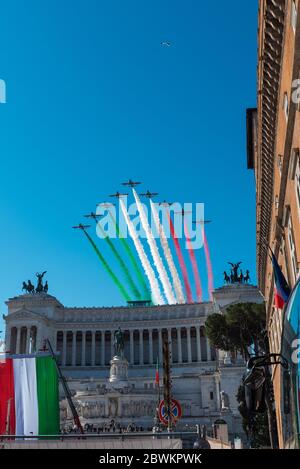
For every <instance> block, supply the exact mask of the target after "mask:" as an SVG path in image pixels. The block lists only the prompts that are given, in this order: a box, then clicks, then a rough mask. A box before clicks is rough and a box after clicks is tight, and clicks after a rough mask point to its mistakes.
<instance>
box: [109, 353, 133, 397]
mask: <svg viewBox="0 0 300 469" xmlns="http://www.w3.org/2000/svg"><path fill="white" fill-rule="evenodd" d="M108 383H109V384H108V387H109V388H110V389H116V390H117V389H125V388H128V387H129V382H128V361H127V360H126V358H122V357H118V356H115V357H113V359H112V360H111V361H110V376H109V380H108Z"/></svg>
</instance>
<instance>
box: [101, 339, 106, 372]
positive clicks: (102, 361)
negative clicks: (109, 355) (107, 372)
mask: <svg viewBox="0 0 300 469" xmlns="http://www.w3.org/2000/svg"><path fill="white" fill-rule="evenodd" d="M101 366H105V331H101Z"/></svg>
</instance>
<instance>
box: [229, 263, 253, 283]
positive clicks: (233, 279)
mask: <svg viewBox="0 0 300 469" xmlns="http://www.w3.org/2000/svg"><path fill="white" fill-rule="evenodd" d="M228 264H230V265H231V270H230V273H229V274H228V273H227V272H226V271H225V272H224V283H226V284H227V285H229V284H240V285H243V284H249V282H250V272H249V270H246V275H244V273H243V271H242V269H241V268H240V265H241V264H242V262H237V263H236V264H234V263H232V262H228Z"/></svg>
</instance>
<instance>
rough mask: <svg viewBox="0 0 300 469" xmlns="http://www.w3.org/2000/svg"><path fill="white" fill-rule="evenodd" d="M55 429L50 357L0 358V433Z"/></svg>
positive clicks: (54, 386)
mask: <svg viewBox="0 0 300 469" xmlns="http://www.w3.org/2000/svg"><path fill="white" fill-rule="evenodd" d="M58 433H59V399H58V376H57V370H56V364H55V362H54V360H53V358H52V357H51V356H41V357H37V356H30V357H26V358H5V359H4V360H3V361H2V362H1V361H0V435H4V434H8V435H20V436H21V435H26V436H30V435H34V436H35V435H57V434H58Z"/></svg>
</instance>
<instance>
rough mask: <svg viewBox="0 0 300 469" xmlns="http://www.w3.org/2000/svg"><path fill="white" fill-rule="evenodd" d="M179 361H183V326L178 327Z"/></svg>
mask: <svg viewBox="0 0 300 469" xmlns="http://www.w3.org/2000/svg"><path fill="white" fill-rule="evenodd" d="M177 347H178V363H182V344H181V327H178V328H177Z"/></svg>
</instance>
